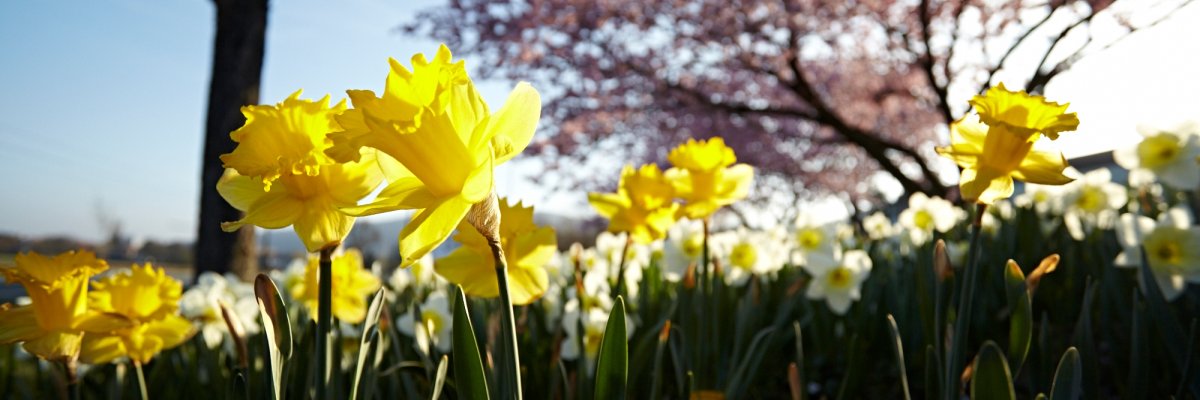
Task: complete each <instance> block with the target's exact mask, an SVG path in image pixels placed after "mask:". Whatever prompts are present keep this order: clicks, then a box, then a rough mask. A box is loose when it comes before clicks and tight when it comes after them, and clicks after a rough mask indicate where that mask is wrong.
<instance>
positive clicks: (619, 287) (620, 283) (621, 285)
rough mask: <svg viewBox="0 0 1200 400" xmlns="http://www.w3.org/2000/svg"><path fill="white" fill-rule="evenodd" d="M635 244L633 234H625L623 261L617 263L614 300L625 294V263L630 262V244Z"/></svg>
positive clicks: (622, 249)
mask: <svg viewBox="0 0 1200 400" xmlns="http://www.w3.org/2000/svg"><path fill="white" fill-rule="evenodd" d="M631 244H633V236H632V235H625V246H624V247H622V248H621V263H620V264H618V265H617V283H616V285H614V286H615V287H616V290H613V300H614V301H615V300H616V299H617V297H618V296H620V295H622V294H624V290H625V264H626V263H628V262H629V245H631Z"/></svg>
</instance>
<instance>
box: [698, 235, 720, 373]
mask: <svg viewBox="0 0 1200 400" xmlns="http://www.w3.org/2000/svg"><path fill="white" fill-rule="evenodd" d="M701 221H702V224H703V226H704V240H703V241H702V242H701V244H702V246H701V251H700V257H702V258H703V260H701V261H700V268H701V270H703V271H704V281H703V282H702V283H701V286H700V293H701V295H700V296H701V297H700V304H702V306H701V307H702V308H701V313H700V321H703V322H702V323H703V326H702V327H701V328H700V330H701V338H702V340H701V342H700V348H701V349H702V351H703V352H702V353H701V354H702V355H703V358H701V359H700V362H701V363H703V365H707V366H708V367H707V368H703V369H702V370H700V371H699V374H698V375H699V376H700V377H710V378H711V376H715V375H716V372H715V371H714V368H716V366H715V365H712V364H711V363H710V360H709V358H710V357H712V353H713V352H714V351H715V350H716V349H717V344H716V335H715V334H714V331H713V329H712V328H713V327H714V326H716V322H717V321H719V319H718V318H719V317H717V316H715V315H711V314H710V313H712V312H715V311H716V307H715V303H714V301H715V300H716V299H714V298H712V297H713V293H712V285H713V283H712V282H713V279H715V278H716V277H715V276H714V274H713V272H714V271H713V270H712V269H711V268H710V267H711V265H712V264H711V262H710V260H709V259H708V258H709V250H708V236H709V234H708V217H705V218H704V219H702V220H701ZM710 372H711V376H710V374H709V373H710ZM704 381H705V382H713V381H714V379H705V380H704ZM713 383H716V382H713Z"/></svg>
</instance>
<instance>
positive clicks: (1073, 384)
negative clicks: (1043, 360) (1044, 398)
mask: <svg viewBox="0 0 1200 400" xmlns="http://www.w3.org/2000/svg"><path fill="white" fill-rule="evenodd" d="M1082 369H1083V365H1082V364H1080V362H1079V350H1075V348H1074V347H1071V348H1068V349H1067V351H1066V352H1065V353H1063V356H1062V359H1061V360H1059V361H1058V369H1057V370H1055V371H1054V386H1051V388H1050V400H1074V399H1079V398H1082V397H1083V374H1082V372H1083V371H1082Z"/></svg>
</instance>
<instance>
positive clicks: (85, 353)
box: [0, 251, 192, 364]
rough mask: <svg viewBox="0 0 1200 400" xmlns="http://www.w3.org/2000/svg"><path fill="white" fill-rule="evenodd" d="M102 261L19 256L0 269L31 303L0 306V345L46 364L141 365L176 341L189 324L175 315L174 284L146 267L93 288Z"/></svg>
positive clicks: (88, 256) (177, 288) (83, 256)
mask: <svg viewBox="0 0 1200 400" xmlns="http://www.w3.org/2000/svg"><path fill="white" fill-rule="evenodd" d="M107 269H108V263H106V262H105V261H104V260H101V259H97V258H96V256H95V255H94V254H92V253H91V252H87V251H79V252H75V251H71V252H66V253H63V254H59V255H57V256H54V257H46V256H43V255H41V254H37V253H25V254H18V255H17V257H16V266H15V267H5V268H0V272H2V273H3V274H4V276H5V279H6V280H7V281H9V282H14V283H19V284H21V285H22V286H24V287H25V291H26V292H27V293H28V294H29V297H30V299H31V300H32V304H30V305H27V306H21V307H15V308H14V307H11V305H8V304H5V305H3V306H2V307H0V343H4V344H7V343H16V342H22V343H23V346H24V347H25V349H26V350H27V351H29V352H30V353H33V354H34V355H37V356H38V357H41V358H43V359H46V360H51V361H58V362H65V363H68V364H73V363H74V362H75V360H77V359H81V360H82V361H84V362H86V363H92V364H102V363H107V362H110V361H112V360H115V359H117V358H120V357H128V358H129V359H130V360H133V361H134V362H138V363H145V362H147V361H149V360H150V359H151V358H153V357H154V356H155V355H156V354H158V353H159V352H161V351H162V350H165V349H168V348H171V347H174V346H177V345H179V344H180V343H183V342H184V341H185V340H187V339H188V338H189V337H191V335H192V325H191V323H189V322H188V321H187V320H185V319H183V318H182V317H180V316H179V315H178V312H177V311H178V308H179V297H180V292H181V285H180V283H179V281H176V280H175V279H174V278H171V277H169V276H167V275H166V274H165V272H163V270H162V269H161V268H159V269H155V268H153V267H151V266H150V265H149V264H146V265H144V266H141V267H138V266H136V265H135V266H134V267H133V269H132V270H131V271H125V272H122V273H118V274H114V275H111V276H109V277H107V278H105V279H102V280H100V281H97V282H95V283H93V286H94V289H95V290H93V291H91V292H90V293H89V292H88V281H89V280H90V279H91V277H92V276H94V275H95V274H98V273H100V272H103V271H105V270H107Z"/></svg>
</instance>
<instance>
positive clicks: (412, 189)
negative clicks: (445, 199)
mask: <svg viewBox="0 0 1200 400" xmlns="http://www.w3.org/2000/svg"><path fill="white" fill-rule="evenodd" d="M437 202H438V198H437V197H436V196H434V195H433V193H432V192H430V191H429V188H427V187H425V185H424V184H422V183H421V180H419V179H417V178H416V177H408V178H404V179H400V180H398V181H392V183H390V184H388V185H387V187H384V188H383V191H381V192H379V196H377V197H375V201H372V202H371V203H369V204H364V205H361V206H355V207H344V208H342V209H341V210H342V212H343V213H346V214H349V215H353V216H356V217H363V216H367V215H375V214H379V213H384V212H388V211H395V210H413V209H418V208H429V207H432V206H434V205H435V204H437Z"/></svg>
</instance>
